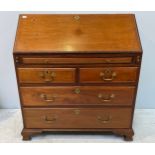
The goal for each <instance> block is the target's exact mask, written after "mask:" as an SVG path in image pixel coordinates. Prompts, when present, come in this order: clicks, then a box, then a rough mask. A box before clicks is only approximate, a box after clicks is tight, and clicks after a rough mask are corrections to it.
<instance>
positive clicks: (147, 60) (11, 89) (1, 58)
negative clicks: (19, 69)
mask: <svg viewBox="0 0 155 155" xmlns="http://www.w3.org/2000/svg"><path fill="white" fill-rule="evenodd" d="M20 13H32V12H0V108H19V107H20V106H19V97H18V91H17V83H16V77H15V70H14V63H13V57H12V49H13V44H14V38H15V32H16V27H17V21H18V15H19V14H20ZM33 13H34V12H33ZM35 13H38V12H35ZM39 13H47V12H39ZM48 13H52V12H48ZM57 13H58V12H57ZM60 13H62V12H60ZM63 13H65V12H63ZM68 13H70V12H68ZM81 13H88V12H81ZM89 13H95V12H89ZM96 13H118V12H96ZM119 13H121V12H119ZM122 13H124V12H122ZM131 13H135V14H136V19H137V23H138V28H139V32H140V38H141V42H142V47H143V51H144V53H143V60H142V70H141V75H140V83H139V88H138V94H137V95H138V96H137V101H136V107H137V108H155V103H154V97H155V12H131Z"/></svg>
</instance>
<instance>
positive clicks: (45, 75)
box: [39, 71, 56, 82]
mask: <svg viewBox="0 0 155 155" xmlns="http://www.w3.org/2000/svg"><path fill="white" fill-rule="evenodd" d="M39 76H40V77H41V78H42V79H43V80H44V81H45V82H52V81H53V80H54V78H55V77H56V73H55V72H51V71H43V72H40V73H39Z"/></svg>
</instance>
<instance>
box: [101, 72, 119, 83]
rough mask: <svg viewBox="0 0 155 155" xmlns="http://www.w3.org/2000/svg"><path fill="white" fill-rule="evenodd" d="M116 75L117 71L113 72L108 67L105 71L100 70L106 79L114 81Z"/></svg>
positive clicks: (102, 76) (103, 78)
mask: <svg viewBox="0 0 155 155" xmlns="http://www.w3.org/2000/svg"><path fill="white" fill-rule="evenodd" d="M116 76H117V74H116V72H113V71H112V70H111V69H106V70H104V71H103V72H100V77H101V78H102V80H104V81H112V80H113V79H114V78H115V77H116Z"/></svg>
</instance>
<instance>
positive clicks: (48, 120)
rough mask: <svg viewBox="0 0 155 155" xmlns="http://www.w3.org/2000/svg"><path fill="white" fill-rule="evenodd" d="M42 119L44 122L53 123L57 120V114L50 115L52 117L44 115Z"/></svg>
mask: <svg viewBox="0 0 155 155" xmlns="http://www.w3.org/2000/svg"><path fill="white" fill-rule="evenodd" d="M44 121H45V122H46V123H54V122H56V121H57V116H52V117H48V116H44Z"/></svg>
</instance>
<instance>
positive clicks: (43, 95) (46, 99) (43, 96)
mask: <svg viewBox="0 0 155 155" xmlns="http://www.w3.org/2000/svg"><path fill="white" fill-rule="evenodd" d="M40 97H41V98H42V99H43V100H44V101H46V102H54V101H55V97H54V96H50V97H49V96H48V95H46V94H40Z"/></svg>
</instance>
